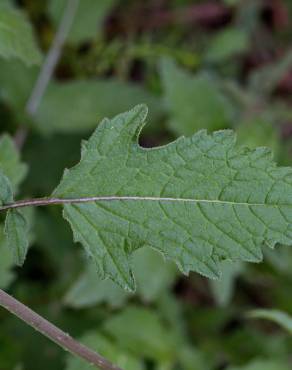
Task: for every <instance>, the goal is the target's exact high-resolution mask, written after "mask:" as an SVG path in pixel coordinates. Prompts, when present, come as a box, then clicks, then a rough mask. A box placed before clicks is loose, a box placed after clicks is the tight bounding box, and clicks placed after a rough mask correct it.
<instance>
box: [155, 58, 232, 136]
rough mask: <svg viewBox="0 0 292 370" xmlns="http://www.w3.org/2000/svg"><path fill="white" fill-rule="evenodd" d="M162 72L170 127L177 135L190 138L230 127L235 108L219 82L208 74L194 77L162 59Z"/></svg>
mask: <svg viewBox="0 0 292 370" xmlns="http://www.w3.org/2000/svg"><path fill="white" fill-rule="evenodd" d="M160 73H161V78H162V84H163V88H164V94H165V102H166V106H167V109H168V112H169V128H170V129H171V130H172V131H173V132H174V133H175V134H176V135H187V136H189V135H191V134H193V133H194V132H195V131H197V130H199V129H202V128H204V129H207V130H210V131H214V130H218V129H222V128H227V127H230V125H231V117H232V112H233V110H232V107H231V105H230V104H229V102H228V100H227V99H226V98H225V97H224V95H223V93H222V92H221V91H220V89H219V88H218V86H217V85H216V82H215V81H214V80H213V79H212V78H211V77H209V76H208V75H207V74H198V75H192V74H190V73H188V72H186V71H184V70H182V69H180V68H179V67H178V66H177V65H176V64H174V63H173V62H172V61H170V60H166V59H165V60H163V61H162V63H161V66H160Z"/></svg>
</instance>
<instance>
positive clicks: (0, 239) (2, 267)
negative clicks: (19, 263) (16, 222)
mask: <svg viewBox="0 0 292 370" xmlns="http://www.w3.org/2000/svg"><path fill="white" fill-rule="evenodd" d="M0 256H1V258H0V288H1V289H5V288H7V287H8V286H9V284H10V283H11V282H12V281H13V279H14V273H13V272H12V267H13V266H14V263H13V256H12V251H11V250H10V249H9V248H8V245H7V241H6V238H5V235H4V227H3V225H1V224H0Z"/></svg>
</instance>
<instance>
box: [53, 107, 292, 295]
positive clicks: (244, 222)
mask: <svg viewBox="0 0 292 370" xmlns="http://www.w3.org/2000/svg"><path fill="white" fill-rule="evenodd" d="M146 115H147V109H146V107H145V106H143V105H142V106H137V107H135V108H134V109H133V110H131V111H130V112H126V113H124V114H121V115H118V116H117V117H115V118H114V119H112V120H108V119H105V120H104V121H103V122H102V123H101V124H100V125H99V126H98V128H97V129H96V131H95V132H94V134H93V135H92V136H91V138H90V139H89V141H88V142H84V143H83V145H82V155H81V161H80V163H79V164H78V165H77V166H75V167H74V168H73V169H71V170H66V171H65V173H64V176H63V179H62V181H61V183H60V185H59V186H58V187H57V189H56V190H55V192H54V194H53V196H55V197H60V198H67V199H68V198H69V199H71V200H72V203H67V204H66V205H65V206H64V217H65V218H66V219H67V220H68V221H69V223H70V225H71V227H72V229H73V233H74V238H75V240H76V241H79V242H81V243H82V244H83V245H84V247H85V249H86V251H87V253H88V254H89V256H91V257H92V258H93V259H94V261H95V263H96V265H97V270H98V272H99V274H100V276H101V277H110V278H111V279H113V280H114V281H116V282H117V283H119V284H120V285H121V286H122V287H125V288H127V289H134V286H135V284H134V279H133V276H132V273H131V265H130V258H129V256H130V255H131V253H132V252H133V251H135V250H136V249H138V248H140V247H142V246H146V245H150V246H151V247H153V248H154V249H157V250H159V251H160V252H161V253H162V254H163V255H165V256H166V257H167V258H169V259H172V260H173V261H175V262H176V264H177V265H178V266H179V268H180V269H181V271H182V272H183V273H185V274H187V273H188V272H189V271H190V270H193V271H196V272H199V273H201V274H203V275H205V276H208V277H211V278H216V277H219V276H220V263H218V262H220V261H221V260H222V259H230V260H242V261H250V262H259V261H261V260H262V245H263V244H266V245H268V246H270V247H274V246H275V244H276V243H282V244H285V245H291V242H292V240H291V239H292V230H291V227H292V224H291V220H292V199H291V198H292V170H291V169H290V168H286V167H277V166H276V164H275V163H274V162H273V161H272V156H271V153H270V151H269V150H268V149H267V148H258V149H256V150H248V149H247V148H238V147H236V145H235V142H236V140H235V135H234V133H233V132H232V131H229V130H226V131H218V132H215V133H214V134H212V135H208V134H207V133H206V131H200V132H198V133H196V134H195V135H193V136H192V137H190V138H184V137H182V138H180V139H178V140H176V141H175V142H173V143H171V144H168V145H166V146H162V147H159V148H153V149H144V148H142V147H140V146H139V145H138V142H137V135H138V133H139V132H140V130H141V127H142V126H143V124H144V121H145V119H146ZM95 197H97V198H95ZM100 197H105V199H104V198H103V199H100ZM112 197H114V198H112ZM80 198H85V199H83V200H82V199H81V203H76V202H74V199H75V200H76V199H80Z"/></svg>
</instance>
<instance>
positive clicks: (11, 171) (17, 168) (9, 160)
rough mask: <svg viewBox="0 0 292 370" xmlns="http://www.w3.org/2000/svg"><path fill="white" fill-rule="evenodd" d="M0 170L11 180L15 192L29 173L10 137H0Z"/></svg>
mask: <svg viewBox="0 0 292 370" xmlns="http://www.w3.org/2000/svg"><path fill="white" fill-rule="evenodd" d="M0 169H1V170H2V171H3V172H4V174H5V175H6V176H7V177H8V178H9V180H10V182H11V184H12V186H13V192H14V193H15V192H17V189H18V185H19V184H20V183H21V181H22V180H23V179H24V177H25V175H26V173H27V166H26V164H24V163H22V162H21V160H20V155H19V151H18V150H17V148H16V147H15V144H14V142H13V140H12V139H11V138H10V136H8V135H3V136H1V137H0Z"/></svg>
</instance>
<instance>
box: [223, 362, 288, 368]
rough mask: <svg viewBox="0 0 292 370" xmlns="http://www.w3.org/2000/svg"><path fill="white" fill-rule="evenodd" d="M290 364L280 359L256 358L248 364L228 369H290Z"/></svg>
mask: <svg viewBox="0 0 292 370" xmlns="http://www.w3.org/2000/svg"><path fill="white" fill-rule="evenodd" d="M289 369H290V366H289V365H288V364H285V363H284V362H281V361H278V360H255V361H253V362H251V363H249V364H248V365H245V366H240V367H230V368H228V370H289Z"/></svg>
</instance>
